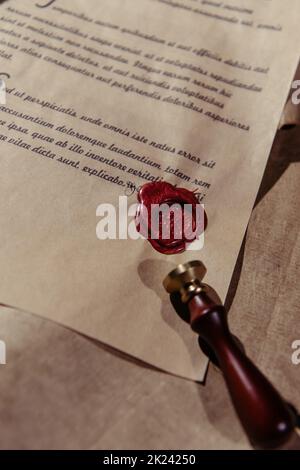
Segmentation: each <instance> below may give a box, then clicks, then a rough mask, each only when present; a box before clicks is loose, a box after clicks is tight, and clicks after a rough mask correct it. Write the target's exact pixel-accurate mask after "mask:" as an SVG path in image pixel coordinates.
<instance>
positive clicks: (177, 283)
mask: <svg viewBox="0 0 300 470" xmlns="http://www.w3.org/2000/svg"><path fill="white" fill-rule="evenodd" d="M205 274H206V267H205V266H204V264H203V263H201V261H190V262H189V263H185V264H180V265H179V266H177V268H176V269H174V270H173V271H171V272H170V273H169V274H168V276H167V277H166V278H165V279H164V281H163V286H164V288H165V289H166V291H167V292H168V293H169V294H173V293H175V292H180V294H181V300H182V302H184V303H187V302H188V301H189V300H190V299H191V297H192V296H194V295H196V294H198V293H200V292H201V291H202V290H203V285H202V280H203V278H204V276H205Z"/></svg>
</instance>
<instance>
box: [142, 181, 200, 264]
mask: <svg viewBox="0 0 300 470" xmlns="http://www.w3.org/2000/svg"><path fill="white" fill-rule="evenodd" d="M138 201H139V206H138V210H137V213H136V227H137V230H138V231H139V232H140V233H141V234H142V235H143V237H145V238H146V239H147V240H149V242H150V243H151V245H152V246H153V248H154V249H155V250H157V251H158V252H160V253H163V254H168V255H173V254H178V253H182V252H183V251H185V250H186V248H187V246H188V245H189V244H190V243H192V242H193V241H194V240H196V239H197V238H199V236H200V235H201V233H202V232H203V231H204V229H205V225H206V217H205V212H204V209H203V206H202V205H201V204H200V203H199V201H198V199H197V196H196V194H195V193H194V192H193V191H189V190H188V189H185V188H177V187H176V186H173V185H172V184H170V183H166V182H164V181H160V182H156V183H147V184H145V185H144V186H143V187H142V188H141V189H140V191H139V193H138Z"/></svg>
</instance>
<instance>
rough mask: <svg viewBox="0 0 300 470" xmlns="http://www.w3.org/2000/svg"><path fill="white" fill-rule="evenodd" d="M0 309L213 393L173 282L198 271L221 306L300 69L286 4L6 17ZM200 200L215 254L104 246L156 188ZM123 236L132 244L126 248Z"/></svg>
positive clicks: (0, 114)
mask: <svg viewBox="0 0 300 470" xmlns="http://www.w3.org/2000/svg"><path fill="white" fill-rule="evenodd" d="M0 11H1V13H0V15H1V27H0V34H1V36H0V37H1V41H0V56H1V72H3V73H7V74H9V77H10V78H9V79H8V80H7V83H6V85H7V102H6V104H3V105H1V107H0V144H1V160H0V178H1V180H0V181H1V183H0V184H1V200H0V217H1V218H0V221H1V232H0V265H1V276H0V300H1V302H2V303H6V304H8V305H13V306H14V307H18V308H22V309H24V310H28V311H31V312H33V313H36V314H39V315H42V316H44V317H46V318H49V319H52V320H55V321H57V322H59V323H61V324H63V325H66V326H68V327H71V328H73V329H75V330H78V331H80V332H82V333H84V334H86V335H88V336H91V337H93V338H96V339H99V340H101V341H103V342H104V343H107V344H109V345H111V346H114V347H115V348H118V349H120V350H122V351H124V352H126V353H128V354H130V355H132V356H135V357H137V358H139V359H141V360H143V361H146V362H148V363H150V364H152V365H154V366H156V367H158V368H160V369H163V370H166V371H169V372H172V373H174V374H178V375H181V376H184V377H188V378H191V379H196V380H201V379H202V378H203V377H204V374H205V370H206V359H205V358H204V357H201V356H199V352H198V348H197V342H196V340H195V337H194V335H193V334H192V333H191V332H190V331H189V327H188V326H187V325H185V324H184V323H183V322H182V321H181V320H180V319H179V318H177V316H176V314H175V313H174V312H173V309H172V307H171V306H170V303H169V299H168V298H167V296H166V294H165V293H164V291H163V288H162V284H161V283H162V280H163V278H164V276H165V275H166V274H167V273H168V271H169V270H170V269H172V268H173V267H174V266H175V265H176V264H178V263H179V262H184V261H188V260H191V259H195V258H200V259H202V260H203V261H204V263H205V264H206V265H207V268H208V275H207V282H209V283H211V284H212V285H213V286H214V288H215V289H216V290H217V291H218V292H219V294H220V295H221V297H222V298H224V297H225V295H226V292H227V289H228V285H229V282H230V278H231V275H232V271H233V268H234V264H235V261H236V257H237V254H238V251H239V248H240V244H241V241H242V238H243V235H244V233H245V229H246V225H247V222H248V219H249V216H250V213H251V209H252V206H253V203H254V200H255V197H256V194H257V190H258V187H259V184H260V181H261V178H262V174H263V171H264V168H265V165H266V162H267V158H268V155H269V152H270V149H271V145H272V141H273V138H274V135H275V132H276V129H277V127H278V122H279V120H280V115H281V113H282V110H283V107H284V104H285V101H286V99H287V96H288V92H289V87H290V84H291V81H292V78H293V76H294V73H295V69H296V66H297V62H298V58H299V52H298V51H296V50H294V48H293V47H292V46H293V44H295V43H297V40H298V39H299V34H300V33H299V27H298V21H297V18H299V13H300V4H299V2H298V1H297V0H295V1H293V0H290V2H289V9H287V8H286V6H285V5H284V4H283V2H282V1H280V0H272V1H270V0H260V1H259V2H258V1H254V0H253V1H250V0H239V1H235V2H209V1H204V0H203V1H200V0H199V1H196V0H178V1H177V0H176V1H175V0H139V2H136V1H134V0H101V2H99V1H96V0H89V1H88V2H87V1H81V0H76V1H72V2H71V1H68V0H56V1H46V0H39V1H37V0H36V1H34V0H32V1H31V0H27V1H26V2H20V1H18V0H11V1H10V0H8V1H7V2H4V4H3V5H2V6H1V10H0ZM160 179H164V180H166V181H169V182H171V183H176V184H177V185H179V186H183V187H186V188H190V189H192V190H194V189H197V192H198V194H199V199H200V200H201V201H202V202H203V203H205V207H206V211H207V215H208V228H207V230H206V237H205V246H204V249H203V250H201V251H199V252H195V251H189V252H186V253H185V254H183V255H180V256H172V257H165V256H163V255H160V254H158V253H156V252H154V251H153V249H152V248H151V246H150V244H149V243H148V242H147V241H145V240H122V239H118V240H105V241H103V240H99V239H97V237H96V226H97V223H98V221H99V218H98V217H97V215H96V209H97V207H98V205H99V204H100V203H113V204H114V205H115V206H116V207H118V201H119V196H121V195H123V196H124V194H125V195H129V198H128V199H129V204H130V203H133V202H135V200H136V191H137V189H138V188H139V187H140V186H141V185H142V184H143V183H145V182H147V181H155V180H160ZM120 238H122V234H121V237H120Z"/></svg>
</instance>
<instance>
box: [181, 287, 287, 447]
mask: <svg viewBox="0 0 300 470" xmlns="http://www.w3.org/2000/svg"><path fill="white" fill-rule="evenodd" d="M188 307H189V312H190V324H191V327H192V329H193V330H194V331H195V332H197V333H198V334H199V336H200V337H201V338H202V339H203V340H204V341H205V342H206V343H207V344H208V345H209V347H210V348H211V349H212V350H213V352H214V353H215V355H216V357H217V359H218V362H219V365H220V368H221V370H222V372H223V374H224V378H225V381H226V384H227V387H228V390H229V393H230V395H231V399H232V402H233V405H234V407H235V409H236V412H237V414H238V416H239V418H240V421H241V423H242V425H243V427H244V429H245V432H246V433H247V435H248V438H249V439H250V441H251V443H252V444H253V446H255V447H256V448H260V449H274V448H278V447H280V446H282V445H284V444H285V443H286V442H287V441H288V440H289V439H290V438H291V436H292V434H293V432H294V429H295V426H296V423H295V417H294V416H293V414H292V412H291V411H290V409H289V407H288V406H287V404H286V403H285V401H284V400H283V399H282V397H281V396H280V395H279V393H278V392H277V391H276V390H275V388H274V387H273V385H271V383H270V382H269V381H268V379H267V378H266V377H265V376H264V375H263V374H262V373H261V372H260V371H259V369H258V368H257V367H256V366H255V365H254V364H253V362H252V361H251V360H250V359H249V358H248V357H247V356H246V355H245V354H244V352H243V351H242V350H241V349H240V348H239V346H238V345H237V343H236V341H235V340H234V338H233V336H232V334H231V333H230V330H229V327H228V322H227V313H226V311H225V308H224V307H223V306H221V305H219V306H218V305H216V304H215V303H214V302H213V301H212V300H211V299H210V298H209V297H208V296H207V294H205V293H201V294H199V295H197V296H195V297H193V298H192V299H191V300H190V302H189V304H188Z"/></svg>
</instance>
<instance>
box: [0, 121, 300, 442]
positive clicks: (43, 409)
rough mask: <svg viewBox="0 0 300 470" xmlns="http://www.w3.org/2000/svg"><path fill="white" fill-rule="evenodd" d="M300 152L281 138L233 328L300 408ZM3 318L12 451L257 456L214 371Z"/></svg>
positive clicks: (5, 410)
mask: <svg viewBox="0 0 300 470" xmlns="http://www.w3.org/2000/svg"><path fill="white" fill-rule="evenodd" d="M299 148H300V129H299V128H295V129H293V130H290V131H281V132H279V133H278V135H277V138H276V141H275V144H274V148H273V151H272V154H271V158H270V161H269V164H268V167H267V170H266V173H265V176H264V179H263V184H262V187H261V190H260V194H259V198H258V202H257V204H256V207H255V209H254V211H253V214H252V217H251V221H250V225H249V229H248V232H247V236H246V243H245V244H244V249H243V250H242V252H241V255H240V257H239V261H238V263H237V268H236V272H235V278H234V280H233V282H232V284H231V287H232V289H231V291H232V292H231V295H232V293H233V291H234V290H235V288H236V286H237V290H236V294H235V297H234V301H233V303H232V306H231V309H230V323H231V325H232V329H233V331H234V333H236V334H237V335H238V336H239V337H240V339H241V340H242V342H243V344H244V346H245V347H246V350H247V352H248V354H249V355H250V357H252V358H253V359H254V360H255V361H256V362H257V364H258V365H259V366H260V367H261V368H262V370H263V371H264V372H265V373H266V374H267V375H268V377H270V378H271V379H272V381H273V383H274V384H275V385H276V386H277V387H278V388H279V389H280V391H281V392H282V394H283V395H284V396H285V397H286V399H287V400H289V401H291V402H293V403H294V405H295V406H297V407H298V408H300V396H299V389H300V365H299V366H295V365H293V364H292V362H291V354H292V349H291V344H292V342H293V341H294V340H295V339H300V322H299V315H300V292H299V267H300V237H299V197H300V184H299V182H300V164H299V160H300V154H299ZM240 271H241V274H240ZM238 279H239V281H238V285H237V280H238ZM0 313H1V314H0V336H1V338H2V339H4V340H5V341H6V343H7V365H6V366H0V377H1V380H0V421H1V433H0V447H1V448H25V449H28V448H34V449H43V448H66V449H68V448H83V449H104V448H111V449H131V448H132V449H149V448H152V449H163V448H169V449H190V448H198V449H247V448H249V445H248V443H247V440H246V438H245V437H244V435H243V433H242V430H241V428H240V425H239V423H238V421H237V419H236V417H235V415H234V411H233V410H232V407H231V404H230V400H229V398H228V394H227V391H226V388H225V386H224V383H223V378H222V375H221V374H220V373H219V372H217V371H216V370H215V369H214V367H212V366H210V367H209V371H208V375H207V379H206V384H205V385H199V384H196V383H194V382H191V381H187V380H183V379H178V378H176V377H173V376H171V375H167V374H164V373H161V372H158V371H155V370H153V369H151V368H148V367H144V366H142V365H141V364H139V363H136V362H133V361H132V360H129V359H126V358H125V357H122V356H121V355H119V354H117V353H114V352H113V351H111V350H108V349H106V348H104V347H103V346H102V345H101V344H100V343H97V342H93V341H91V340H89V339H87V338H85V337H83V336H81V335H79V334H76V333H74V332H72V331H70V330H68V329H64V328H63V327H61V326H58V325H56V324H54V323H52V322H50V321H46V320H42V319H39V318H37V317H35V316H31V315H30V314H26V313H21V312H16V311H13V310H10V309H6V308H1V311H0ZM174 315H175V314H174ZM195 341H196V337H195Z"/></svg>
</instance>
